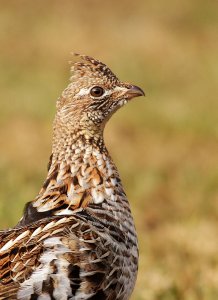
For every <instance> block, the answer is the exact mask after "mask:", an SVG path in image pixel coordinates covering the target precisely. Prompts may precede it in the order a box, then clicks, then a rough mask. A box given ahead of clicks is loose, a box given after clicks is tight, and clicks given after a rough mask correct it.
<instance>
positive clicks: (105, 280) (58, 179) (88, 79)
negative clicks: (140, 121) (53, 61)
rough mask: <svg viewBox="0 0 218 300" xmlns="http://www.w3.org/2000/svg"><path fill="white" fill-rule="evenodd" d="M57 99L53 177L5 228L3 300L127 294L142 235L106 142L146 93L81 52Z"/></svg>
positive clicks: (0, 268)
mask: <svg viewBox="0 0 218 300" xmlns="http://www.w3.org/2000/svg"><path fill="white" fill-rule="evenodd" d="M77 56H78V57H79V61H77V62H75V63H74V64H73V66H72V77H71V82H70V84H69V85H68V87H67V88H66V89H65V90H64V92H63V93H62V95H61V97H60V98H59V99H58V101H57V113H56V117H55V121H54V126H53V128H54V133H53V144H52V155H51V157H50V162H49V165H48V175H47V178H46V180H45V182H44V185H43V187H42V189H41V190H40V192H39V194H38V195H37V197H36V198H35V199H34V200H33V201H31V202H29V203H27V205H26V207H25V210H24V215H23V217H22V219H21V220H20V222H19V223H18V224H17V226H16V227H15V228H13V229H10V230H6V231H2V232H0V300H1V299H21V300H30V299H31V300H32V299H38V300H50V299H51V300H52V299H55V300H65V299H66V300H67V299H72V300H74V299H75V300H82V299H84V300H85V299H92V300H94V299H102V300H104V299H111V300H112V299H113V300H114V299H118V300H119V299H120V300H121V299H129V297H130V295H131V293H132V290H133V287H134V284H135V280H136V275H137V268H138V246H137V237H136V232H135V227H134V222H133V219H132V215H131V211H130V208H129V203H128V200H127V198H126V195H125V192H124V190H123V187H122V184H121V180H120V177H119V174H118V171H117V169H116V167H115V165H114V163H113V161H112V159H111V157H110V156H109V154H108V151H107V149H106V147H105V144H104V140H103V130H104V127H105V124H106V122H107V120H108V119H109V118H110V117H111V116H112V114H113V113H114V112H115V111H116V110H117V109H118V108H120V107H121V106H123V105H124V104H126V103H127V102H128V101H129V100H130V99H132V98H133V97H137V96H142V95H144V93H143V91H142V90H141V89H140V88H138V87H136V86H133V85H130V84H128V83H123V82H120V81H119V80H118V78H117V77H116V76H115V75H114V74H113V73H112V71H111V70H110V69H109V68H108V67H107V66H106V65H105V64H103V63H101V62H100V61H97V60H95V59H93V58H91V57H88V56H83V55H77Z"/></svg>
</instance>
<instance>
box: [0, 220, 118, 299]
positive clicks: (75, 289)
mask: <svg viewBox="0 0 218 300" xmlns="http://www.w3.org/2000/svg"><path fill="white" fill-rule="evenodd" d="M99 226H100V225H99ZM95 228H96V227H95V226H92V225H90V224H87V223H86V221H85V220H84V219H82V218H80V217H77V216H69V217H68V216H67V217H62V218H60V217H53V218H50V219H47V220H46V222H45V220H41V221H38V222H36V223H33V224H30V225H29V226H28V227H27V226H26V227H20V228H15V229H11V230H8V231H2V232H0V299H1V300H3V299H21V300H29V299H38V296H39V295H43V296H44V297H46V296H47V297H48V295H53V298H51V299H68V297H73V296H75V295H77V296H78V295H81V299H88V297H90V296H92V295H96V294H97V295H99V297H100V296H101V299H106V298H105V297H106V296H105V292H104V288H103V285H104V287H106V286H105V285H107V281H106V280H105V277H106V276H107V275H108V274H109V273H110V272H112V261H113V260H114V257H111V253H112V252H111V251H110V244H111V242H109V241H108V240H107V238H106V237H104V234H105V233H103V228H102V230H101V228H100V227H99V228H98V229H97V230H95ZM104 230H105V229H104ZM87 295H89V296H87ZM61 297H63V298H61ZM40 299H41V298H40ZM43 299H44V298H43ZM45 299H50V298H45ZM72 299H74V298H72ZM76 299H80V298H76ZM107 299H109V298H107Z"/></svg>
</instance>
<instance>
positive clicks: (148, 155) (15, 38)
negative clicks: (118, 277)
mask: <svg viewBox="0 0 218 300" xmlns="http://www.w3.org/2000/svg"><path fill="white" fill-rule="evenodd" d="M0 42H1V55H0V65H1V67H0V88H1V110H0V153H1V155H0V178H1V180H0V199H1V201H0V224H1V227H2V228H6V227H8V226H13V225H14V224H16V222H17V220H18V219H19V218H20V216H21V214H22V209H23V206H24V203H25V202H26V201H29V200H31V199H32V198H33V197H34V196H35V195H36V194H37V192H38V190H39V188H40V186H41V184H42V181H43V179H44V177H45V174H46V165H47V161H48V157H49V154H50V148H51V134H52V130H51V124H52V120H53V117H54V113H55V100H56V99H57V97H58V96H59V94H60V93H61V91H62V89H63V88H64V87H65V86H66V84H67V81H68V77H69V70H68V69H69V66H68V64H67V60H70V55H69V53H70V51H75V52H80V53H84V54H89V55H92V56H94V57H96V58H99V59H101V60H103V61H104V62H105V63H107V64H108V65H109V66H110V67H111V68H112V70H113V71H114V72H115V73H116V74H117V75H118V76H119V77H120V78H121V79H122V80H125V81H130V82H132V83H135V84H137V85H139V86H141V87H142V88H144V89H145V91H146V92H147V99H139V100H136V101H133V102H132V103H131V104H129V105H128V106H126V107H125V108H123V109H122V110H120V112H119V113H117V114H116V115H115V116H114V117H113V119H112V120H111V121H110V123H109V124H108V126H107V129H106V141H107V145H108V148H109V149H110V152H111V154H112V156H113V158H114V160H115V162H116V163H117V166H118V168H119V171H120V174H121V177H122V179H123V183H124V186H125V189H126V192H127V194H128V198H129V200H130V202H131V206H132V210H133V214H134V217H135V220H136V227H137V231H138V234H139V243H140V267H139V275H138V281H137V285H136V288H135V291H134V294H133V296H132V299H133V300H181V299H186V300H201V299H207V300H216V299H218V255H217V250H218V163H217V162H218V126H217V118H218V101H217V95H218V84H217V80H218V56H217V53H218V2H217V1H212V0H209V1H203V0H198V1H197V0H189V1H188V0H183V1H178V0H176V1H170V0H166V1H163V0H161V1H157V0H154V1H153V0H148V1H143V0H141V1H140V0H136V1H130V0H126V1H123V2H121V1H120V2H118V1H115V0H112V1H110V2H109V1H107V2H106V1H105V2H102V1H100V0H98V1H97V0H84V1H79V0H77V1H70V0H69V1H67V0H64V1H57V0H53V1H51V0H47V1H42V0H39V1H35V2H34V1H27V0H20V1H15V0H11V1H1V10H0ZM121 143H122V147H121Z"/></svg>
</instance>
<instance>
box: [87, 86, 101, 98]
mask: <svg viewBox="0 0 218 300" xmlns="http://www.w3.org/2000/svg"><path fill="white" fill-rule="evenodd" d="M90 94H91V96H92V97H101V96H102V95H103V94H104V89H103V88H102V87H100V86H94V87H93V88H92V89H91V91H90Z"/></svg>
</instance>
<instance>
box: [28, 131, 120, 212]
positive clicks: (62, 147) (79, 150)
mask: <svg viewBox="0 0 218 300" xmlns="http://www.w3.org/2000/svg"><path fill="white" fill-rule="evenodd" d="M116 188H119V190H121V191H120V192H122V186H121V182H120V179H119V175H118V172H117V169H116V167H115V165H114V163H113V161H112V160H111V157H110V155H109V154H108V151H107V149H106V147H105V144H104V140H103V134H100V133H99V134H98V135H96V134H95V135H92V134H91V133H90V132H87V131H84V130H83V131H72V132H69V131H68V130H66V131H62V132H54V137H53V149H52V155H51V159H50V164H49V170H48V175H47V178H46V180H45V182H44V185H43V187H42V189H41V190H40V192H39V194H38V196H37V197H36V199H34V201H33V202H32V203H31V204H32V206H33V207H34V208H35V209H36V210H37V213H46V214H48V212H50V214H51V215H65V214H72V213H75V211H78V210H80V209H84V208H85V207H88V206H90V205H101V204H102V203H103V202H105V201H106V202H107V201H108V200H110V201H113V200H114V201H115V200H116V199H115V196H114V193H115V189H116Z"/></svg>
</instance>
